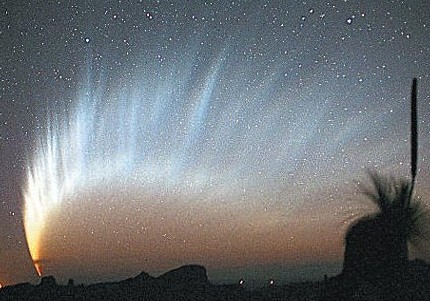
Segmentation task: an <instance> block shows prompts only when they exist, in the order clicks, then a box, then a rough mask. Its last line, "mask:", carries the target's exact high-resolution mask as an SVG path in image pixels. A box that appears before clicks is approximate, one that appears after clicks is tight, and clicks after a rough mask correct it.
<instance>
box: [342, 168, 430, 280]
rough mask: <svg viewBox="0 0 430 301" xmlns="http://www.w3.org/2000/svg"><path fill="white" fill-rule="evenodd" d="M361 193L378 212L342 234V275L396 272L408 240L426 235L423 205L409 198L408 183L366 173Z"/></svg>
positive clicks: (405, 257)
mask: <svg viewBox="0 0 430 301" xmlns="http://www.w3.org/2000/svg"><path fill="white" fill-rule="evenodd" d="M369 175H370V179H371V182H372V184H373V187H372V188H370V189H369V188H366V189H365V190H364V194H365V195H366V196H367V197H369V198H370V199H371V200H372V201H373V202H374V203H375V204H376V205H377V207H378V209H379V211H378V212H377V213H375V214H371V215H368V216H365V217H363V218H361V219H359V220H358V221H357V222H355V223H354V224H352V225H351V226H350V227H349V229H348V231H347V234H346V237H345V243H346V246H345V257H344V265H343V274H347V275H354V276H359V277H361V278H363V277H364V278H371V279H374V278H375V277H376V278H377V277H379V276H380V277H386V276H387V275H393V276H394V275H398V274H399V272H402V271H403V269H404V268H405V266H406V263H407V261H408V242H412V243H414V242H416V241H419V239H420V238H423V237H424V236H425V235H426V232H425V225H426V218H425V217H426V215H427V212H426V211H425V210H424V207H423V205H422V204H421V203H420V202H419V201H418V200H417V198H415V197H412V199H410V197H411V193H410V191H411V188H412V183H411V181H408V180H406V179H396V178H392V177H384V176H381V175H379V174H377V173H375V172H370V173H369Z"/></svg>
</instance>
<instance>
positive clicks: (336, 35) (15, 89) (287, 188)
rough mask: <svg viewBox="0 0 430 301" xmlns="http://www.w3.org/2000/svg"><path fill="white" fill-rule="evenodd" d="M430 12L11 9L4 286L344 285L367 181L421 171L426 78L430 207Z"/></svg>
mask: <svg viewBox="0 0 430 301" xmlns="http://www.w3.org/2000/svg"><path fill="white" fill-rule="evenodd" d="M429 11H430V2H429V1H426V0H421V1H419V0H416V1H388V0H386V1H352V0H350V1H348V0H344V1H240V0H236V1H179V0H178V1H145V0H140V1H125V0H122V1H121V0H118V1H23V0H20V1H12V0H10V1H9V0H7V1H2V2H1V4H0V40H1V43H0V148H1V150H0V166H1V168H0V188H1V190H0V283H1V284H11V283H18V282H26V281H30V282H33V283H37V281H38V280H37V277H38V276H37V273H36V269H35V267H34V266H33V262H32V258H31V256H32V257H33V260H34V261H36V262H37V265H38V266H40V267H41V270H42V274H43V275H48V274H53V275H54V276H56V277H57V278H58V279H59V280H60V281H66V280H67V279H68V278H74V279H75V281H77V282H88V281H102V280H119V279H124V278H126V277H131V276H135V275H137V274H138V273H139V272H140V271H146V272H149V273H152V274H154V275H157V274H159V273H162V272H165V271H167V270H169V269H171V268H175V267H178V266H180V265H183V264H187V263H198V264H202V265H204V266H206V267H207V268H208V274H209V277H210V278H211V279H212V280H214V281H236V280H238V279H240V277H245V279H247V278H246V277H248V278H249V279H256V280H257V281H266V279H269V278H275V279H293V278H294V277H295V278H307V277H308V278H312V277H321V278H322V277H323V275H324V274H325V273H328V274H330V273H332V274H333V273H337V272H340V268H341V264H342V255H343V235H344V233H345V231H346V229H347V227H348V225H349V224H350V223H351V222H352V221H353V220H354V219H356V218H357V217H359V216H362V215H364V214H366V213H368V212H371V211H372V210H373V207H372V205H371V202H370V201H366V199H365V198H364V196H363V195H362V194H361V193H360V187H362V185H366V183H368V181H367V174H366V172H367V170H369V169H370V170H376V171H379V172H381V173H384V174H387V175H393V176H396V177H408V176H409V166H410V164H409V162H410V159H409V153H410V152H409V147H410V146H409V124H410V122H409V97H410V86H411V82H412V78H413V77H417V78H418V115H419V169H420V170H419V173H418V178H417V187H416V188H417V189H416V193H417V195H418V196H419V197H420V198H421V200H422V201H423V202H424V203H425V204H428V205H430V201H429V200H430V186H429V183H428V179H429V177H430V168H429V164H428V162H429V160H430V151H429V150H430V124H429V120H430V88H429V87H430V78H429V74H430V63H429V62H430V14H429ZM414 254H415V255H417V256H419V257H421V258H424V259H430V251H428V249H427V251H426V248H425V246H424V247H423V248H421V249H418V250H417V251H415V252H414ZM30 255H31V256H30Z"/></svg>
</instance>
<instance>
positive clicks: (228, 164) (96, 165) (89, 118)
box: [23, 52, 315, 275]
mask: <svg viewBox="0 0 430 301" xmlns="http://www.w3.org/2000/svg"><path fill="white" fill-rule="evenodd" d="M226 60H227V56H226V53H225V52H221V53H220V54H219V55H217V56H215V57H214V58H213V59H212V62H211V63H209V64H208V65H207V66H206V67H205V68H201V69H200V70H197V71H195V70H193V68H192V67H193V66H192V64H191V63H187V64H185V63H183V62H178V65H177V66H176V68H175V69H173V68H166V70H162V71H160V73H159V74H158V77H157V78H156V79H154V76H157V75H155V74H151V73H150V72H147V71H146V72H145V71H143V72H142V73H141V74H139V75H138V76H135V78H137V80H135V82H134V83H133V84H129V85H124V86H121V85H117V87H115V88H112V86H111V85H109V86H108V85H107V83H106V79H104V78H101V77H99V78H97V75H94V74H92V72H91V70H92V68H91V67H89V68H88V72H87V76H86V77H87V83H86V85H84V86H83V88H82V91H81V92H80V94H78V100H77V101H76V102H75V103H74V104H73V106H70V105H69V106H68V105H67V103H64V104H62V105H58V107H55V108H49V114H48V115H49V116H48V118H47V119H46V121H47V124H46V125H45V126H41V127H40V129H41V132H40V133H39V135H38V137H37V138H38V140H37V141H36V147H35V148H34V149H35V150H34V152H33V154H32V155H31V156H30V159H29V163H28V169H27V180H26V184H25V186H24V191H23V194H24V201H25V204H24V226H25V233H26V237H27V242H28V247H29V250H30V254H31V257H32V259H33V263H34V265H35V268H36V270H37V272H38V274H39V275H41V274H42V273H43V268H44V266H45V265H48V266H49V262H50V261H51V263H52V260H53V258H52V257H53V256H54V254H53V253H55V251H54V252H53V251H52V250H51V251H49V250H50V246H49V245H44V241H49V242H50V244H51V249H58V248H60V245H62V246H64V242H63V243H60V242H59V243H58V246H52V244H54V245H55V241H56V239H55V238H54V237H52V235H53V234H52V233H54V232H56V231H57V232H59V231H60V230H59V229H62V231H63V232H62V233H61V234H60V235H62V236H63V237H68V238H67V239H68V240H72V241H73V240H75V242H76V244H82V243H83V242H82V240H84V241H85V238H82V237H83V236H84V237H85V235H87V236H88V234H83V233H84V232H85V231H87V230H88V229H85V231H84V230H76V231H74V232H75V234H74V235H75V237H70V236H71V235H70V233H69V234H68V235H65V234H64V232H68V231H70V229H67V227H66V226H64V221H65V220H66V219H70V218H71V217H70V215H72V216H73V213H72V211H73V210H72V209H71V207H76V206H78V207H80V208H81V210H82V211H81V212H80V213H79V214H78V215H80V216H81V217H82V215H85V212H86V211H87V210H90V211H92V212H94V210H96V211H97V210H98V211H99V213H100V212H103V211H104V210H106V208H107V207H109V210H111V209H112V206H111V202H110V201H109V200H112V199H117V200H118V199H119V200H118V201H116V202H119V204H118V203H117V205H119V206H125V207H127V208H128V210H130V211H132V212H140V213H139V214H140V217H136V220H135V222H134V224H133V225H131V226H130V227H133V228H134V227H136V225H140V224H141V223H143V222H142V220H146V221H148V220H150V219H151V218H154V216H157V212H160V211H163V213H162V215H169V213H166V211H169V210H170V211H175V210H177V212H179V211H181V210H182V211H184V212H186V215H187V216H185V215H182V216H180V217H179V219H178V220H176V223H178V222H179V224H183V229H182V230H183V231H185V232H187V231H189V229H188V230H186V228H190V227H192V225H194V222H193V221H192V220H193V219H196V218H198V217H199V215H201V214H203V216H205V217H204V218H202V220H200V221H196V223H195V225H194V226H195V227H197V228H199V227H202V225H205V224H207V221H208V220H209V219H211V218H213V216H214V214H215V215H216V212H218V214H219V217H222V216H224V217H225V215H229V214H230V215H234V216H236V219H237V218H238V219H237V220H234V221H233V219H229V220H228V221H227V220H223V221H222V223H221V225H220V227H221V228H218V229H217V231H221V232H220V233H221V234H222V235H223V237H224V239H225V237H228V236H229V235H232V233H234V232H235V231H237V227H243V225H240V224H241V223H242V222H243V220H244V219H245V220H248V219H249V221H248V223H250V222H252V223H253V224H254V226H255V225H257V226H259V227H261V226H262V225H264V226H263V228H270V227H280V226H282V223H283V222H282V220H283V219H284V217H283V215H284V214H286V213H287V211H288V210H286V209H285V208H284V209H282V210H278V209H279V203H280V202H279V201H280V200H282V199H283V197H284V196H283V195H282V194H283V192H281V190H280V189H279V187H280V185H279V184H280V183H281V182H282V181H283V177H285V176H286V175H290V176H291V175H294V171H295V167H296V166H297V165H298V164H299V163H300V160H301V156H302V155H303V154H301V153H302V148H303V146H304V145H305V143H306V139H307V138H306V136H307V135H311V136H312V135H314V134H315V132H314V131H315V125H312V124H310V125H307V126H306V127H301V126H300V127H299V126H298V125H295V126H292V125H291V126H286V125H287V123H285V124H284V122H283V118H284V116H283V114H285V113H286V111H277V110H276V108H277V102H271V101H266V100H264V101H263V100H262V99H261V97H262V95H264V94H266V93H267V91H265V90H266V89H273V88H274V85H275V84H276V82H274V80H273V79H269V80H268V83H267V84H264V82H262V83H260V84H261V85H260V86H259V88H258V89H257V88H249V87H246V86H244V87H243V88H242V90H239V91H234V93H235V94H236V95H240V98H238V100H234V99H232V98H231V95H230V93H232V91H228V89H226V88H225V87H226V86H227V85H233V87H240V86H241V83H240V81H241V80H245V79H243V78H242V79H241V78H239V77H236V75H235V74H230V76H228V74H226V73H225V72H226V71H225V69H226V66H225V65H226ZM223 72H224V74H223V75H222V76H220V73H223ZM231 75H233V77H231ZM247 76H251V75H250V74H247ZM96 78H97V79H96ZM223 81H224V82H223ZM232 81H235V82H232ZM226 95H229V97H228V98H226ZM244 99H245V100H249V103H247V102H246V101H243V100H244ZM299 107H300V106H299ZM299 107H295V106H290V107H288V108H285V109H287V110H288V112H289V114H291V113H293V114H299V115H300V114H302V115H303V116H304V115H306V111H305V112H300V111H299V110H298V108H299ZM245 129H246V131H245ZM279 131H281V132H279ZM291 133H295V134H294V137H295V138H290V139H294V141H295V143H294V144H293V143H292V140H289V142H288V143H285V141H284V140H283V139H284V138H285V139H288V137H291V136H292V135H291ZM285 154H288V156H286V155H285ZM262 183H270V185H269V186H267V185H264V186H262ZM277 186H279V187H278V188H276V187H277ZM118 191H119V192H118ZM96 195H98V197H96ZM100 198H104V200H105V201H104V203H105V205H103V204H100ZM172 199H174V200H176V202H175V203H172V202H173V201H172ZM256 199H258V200H257V201H258V203H257V205H256V204H255V201H256ZM82 200H84V201H82ZM169 200H170V201H171V202H170V203H169ZM178 200H179V202H180V203H179V204H180V205H176V206H175V204H178ZM154 202H155V203H157V204H158V205H157V206H159V207H158V209H157V210H155V211H151V209H149V208H150V207H151V206H153V205H151V204H154ZM190 202H194V204H192V203H191V205H189V207H188V209H184V208H187V204H190ZM94 203H97V204H98V205H97V208H94V207H92V208H91V209H89V207H88V206H90V207H91V204H94ZM136 203H137V204H138V205H136ZM166 203H168V205H166ZM85 204H86V205H85ZM109 204H110V205H109ZM133 204H134V205H133ZM250 204H253V205H250ZM291 205H292V204H288V206H290V207H291ZM85 206H87V207H85ZM160 206H162V207H160ZM167 206H169V208H170V209H167ZM145 207H146V208H145ZM142 208H145V209H144V210H142V211H141V209H142ZM172 208H174V209H172ZM180 208H182V209H180ZM215 208H216V209H215ZM116 211H118V210H116ZM110 212H111V213H110V214H107V215H105V216H104V217H103V221H100V220H98V219H97V218H96V220H94V219H93V220H92V222H90V223H93V224H95V223H100V222H102V223H103V224H105V223H106V220H111V221H112V220H114V219H115V217H114V216H115V215H116V214H117V213H113V212H112V211H110ZM261 212H265V213H264V214H261ZM132 214H133V213H131V215H132ZM95 215H97V212H96V213H95ZM128 215H130V213H129V214H128ZM209 215H211V217H209ZM170 218H171V216H170ZM72 219H73V217H72ZM75 219H76V217H75ZM164 219H165V218H164V216H163V217H160V220H158V221H154V223H155V224H157V223H158V226H159V227H160V228H163V226H162V224H163V220H164ZM190 220H191V221H190ZM264 220H266V221H265V222H263V221H264ZM231 223H234V224H236V223H238V224H239V226H238V225H232V224H231ZM243 224H245V226H246V227H249V225H246V224H247V223H246V222H245V223H243ZM259 224H260V225H259ZM271 224H272V225H271ZM123 226H124V225H123ZM85 227H88V224H86V225H85ZM126 227H127V226H126ZM224 227H225V233H223V231H222V228H224ZM75 228H76V225H75ZM140 229H142V231H143V232H146V231H147V227H144V226H142V227H140ZM266 230H267V229H266ZM266 230H264V231H263V232H265V231H266ZM104 231H105V232H106V233H104V234H102V235H105V236H109V235H110V234H112V232H113V233H118V229H116V226H115V227H114V226H112V227H110V228H109V231H112V232H110V234H109V231H106V229H105V230H104ZM175 231H176V233H174V234H173V235H175V236H177V237H178V236H180V235H179V234H178V233H181V229H175ZM199 231H200V232H201V231H202V230H197V232H199ZM211 231H214V230H211ZM89 232H91V235H93V234H94V230H88V233H89ZM161 232H162V231H161ZM161 232H160V233H159V234H160V235H161V236H162V237H168V235H169V234H168V233H167V232H166V233H161ZM203 232H204V231H203ZM229 232H230V233H229ZM76 233H79V234H76ZM275 233H276V231H275ZM221 234H218V235H221ZM91 235H90V236H91ZM72 236H73V235H72ZM77 236H79V237H80V238H77ZM148 236H149V235H148ZM185 236H186V237H185V238H184V239H181V243H182V244H185V243H187V241H190V240H191V241H192V237H191V235H190V234H189V235H188V236H187V235H185ZM215 236H216V235H215ZM210 238H211V239H213V240H215V241H216V239H215V237H214V234H213V235H212V236H210ZM157 239H159V238H154V240H157ZM219 239H220V240H221V238H220V237H219ZM78 240H80V242H77V241H78ZM123 243H124V242H123ZM140 243H142V244H145V243H147V241H142V242H140ZM201 243H202V242H201V241H200V242H197V241H196V242H194V244H195V245H194V246H192V247H190V248H191V249H192V248H198V245H199V244H201ZM236 243H237V242H236ZM128 244H130V242H128ZM190 244H193V243H192V242H191V243H190ZM137 245H139V244H137ZM129 247H130V248H131V249H134V250H135V249H137V250H138V249H139V247H138V246H136V245H133V243H132V246H129ZM218 247H219V246H218ZM218 247H214V250H215V249H217V248H218ZM78 249H79V248H78ZM75 250H76V247H75ZM187 250H188V252H189V251H190V250H189V249H187ZM81 251H82V252H85V251H84V250H81ZM65 252H66V253H67V254H69V255H70V253H71V252H73V250H72V249H69V250H65ZM118 252H119V254H117V255H118V256H121V251H118ZM134 252H136V250H135V251H134ZM214 252H218V251H214ZM138 253H139V252H138ZM67 254H65V253H63V254H62V256H60V258H59V261H65V260H66V258H67ZM139 254H140V255H139V256H143V257H145V255H142V254H141V253H139ZM57 256H58V254H57ZM77 256H79V257H81V258H82V257H83V256H84V255H83V254H80V255H79V254H78V255H77ZM122 256H124V254H122ZM146 256H147V255H146ZM47 257H49V258H47ZM249 259H250V258H249ZM184 260H186V259H184ZM189 260H192V259H189ZM45 262H46V264H45Z"/></svg>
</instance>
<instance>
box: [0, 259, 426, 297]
mask: <svg viewBox="0 0 430 301" xmlns="http://www.w3.org/2000/svg"><path fill="white" fill-rule="evenodd" d="M389 278H390V277H388V276H387V278H386V279H389ZM386 279H385V280H378V281H374V280H373V281H371V280H358V279H353V278H352V277H347V276H345V275H339V276H336V277H333V278H329V279H326V280H324V281H320V282H302V283H294V284H288V285H282V286H276V285H273V286H267V287H263V288H259V289H255V290H245V289H244V288H243V287H242V286H241V285H240V284H235V285H213V284H211V283H210V282H209V281H208V278H207V276H206V269H205V268H204V267H202V266H198V265H187V266H183V267H180V268H178V269H175V270H172V271H170V272H167V273H166V274H163V275H161V276H160V277H157V278H154V277H152V276H150V275H148V274H146V273H141V274H139V275H138V276H136V277H134V278H129V279H126V280H123V281H120V282H111V283H98V284H91V285H74V284H73V281H69V283H68V284H67V285H58V284H57V283H56V281H55V279H54V278H53V277H51V276H48V277H44V278H42V280H41V282H40V284H39V285H31V284H28V283H23V284H17V285H14V286H7V287H5V288H2V289H0V300H60V301H61V300H103V301H110V300H145V301H150V300H160V301H161V300H163V301H170V300H178V301H181V300H209V301H210V300H239V301H240V300H267V301H271V300H321V301H323V300H429V301H430V265H428V264H426V263H424V262H422V261H412V262H410V265H409V268H408V270H407V272H405V273H404V275H403V276H402V277H401V280H386Z"/></svg>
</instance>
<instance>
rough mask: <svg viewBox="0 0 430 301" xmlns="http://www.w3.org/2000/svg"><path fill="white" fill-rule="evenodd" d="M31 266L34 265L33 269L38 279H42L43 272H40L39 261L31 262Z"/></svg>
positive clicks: (40, 265)
mask: <svg viewBox="0 0 430 301" xmlns="http://www.w3.org/2000/svg"><path fill="white" fill-rule="evenodd" d="M33 264H34V268H35V269H36V272H37V275H38V276H39V277H42V273H43V271H42V264H41V262H40V260H37V261H33Z"/></svg>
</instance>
